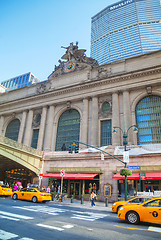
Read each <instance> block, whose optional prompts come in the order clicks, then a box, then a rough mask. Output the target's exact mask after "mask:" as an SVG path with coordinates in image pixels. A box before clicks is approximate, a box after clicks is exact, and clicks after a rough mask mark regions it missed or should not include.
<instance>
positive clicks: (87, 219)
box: [71, 215, 95, 222]
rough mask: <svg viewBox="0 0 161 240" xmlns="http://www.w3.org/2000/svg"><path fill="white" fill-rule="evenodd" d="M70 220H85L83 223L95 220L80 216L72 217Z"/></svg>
mask: <svg viewBox="0 0 161 240" xmlns="http://www.w3.org/2000/svg"><path fill="white" fill-rule="evenodd" d="M71 218H75V219H80V220H85V221H91V222H93V221H94V220H95V218H88V217H87V216H81V215H75V216H74V217H71Z"/></svg>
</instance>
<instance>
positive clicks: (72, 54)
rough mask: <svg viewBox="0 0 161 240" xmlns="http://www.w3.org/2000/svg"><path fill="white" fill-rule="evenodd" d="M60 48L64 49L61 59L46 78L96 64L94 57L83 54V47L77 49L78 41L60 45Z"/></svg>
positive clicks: (95, 65)
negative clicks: (65, 45) (66, 45)
mask: <svg viewBox="0 0 161 240" xmlns="http://www.w3.org/2000/svg"><path fill="white" fill-rule="evenodd" d="M62 48H64V49H66V52H65V54H64V55H63V56H62V57H61V59H62V60H63V61H62V60H60V59H59V61H58V62H59V65H58V66H56V65H55V68H54V71H53V72H52V74H51V75H50V76H49V77H48V79H50V78H51V77H56V76H59V75H61V74H65V73H69V72H73V71H76V70H81V69H84V68H86V67H87V66H90V67H92V68H93V67H97V66H98V62H97V61H96V60H95V59H93V58H91V57H87V56H86V55H85V52H86V50H85V49H78V42H76V44H74V43H73V42H71V43H70V45H69V46H68V47H64V46H62ZM64 60H66V61H64Z"/></svg>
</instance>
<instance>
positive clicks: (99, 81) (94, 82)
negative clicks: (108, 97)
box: [0, 65, 161, 106]
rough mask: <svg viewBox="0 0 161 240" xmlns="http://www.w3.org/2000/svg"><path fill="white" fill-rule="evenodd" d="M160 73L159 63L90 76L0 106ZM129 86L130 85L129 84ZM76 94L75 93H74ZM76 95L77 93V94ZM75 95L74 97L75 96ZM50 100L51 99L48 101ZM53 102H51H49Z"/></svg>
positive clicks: (47, 103) (46, 103)
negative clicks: (77, 81) (81, 80)
mask: <svg viewBox="0 0 161 240" xmlns="http://www.w3.org/2000/svg"><path fill="white" fill-rule="evenodd" d="M159 73H161V65H160V66H157V67H154V68H153V69H150V70H149V69H143V70H141V71H134V72H128V73H127V72H123V73H120V74H117V75H113V76H112V75H111V76H106V75H105V76H102V77H101V78H92V79H91V80H90V81H88V82H85V83H78V84H75V85H72V86H68V87H63V88H60V89H50V90H49V91H48V92H42V93H39V94H38V93H37V92H36V93H35V94H33V95H32V96H31V95H30V96H26V97H25V98H20V99H15V100H13V101H8V102H3V103H1V104H0V106H5V105H9V104H15V102H16V103H17V100H18V102H21V103H22V102H28V101H29V100H30V101H33V99H34V102H35V101H36V100H39V99H43V101H44V99H46V98H49V97H51V96H52V97H55V96H60V95H64V94H69V93H71V92H78V91H81V90H85V89H90V88H91V89H92V88H96V87H100V86H103V85H107V84H111V83H117V82H120V83H121V82H123V81H127V80H131V79H135V78H137V82H138V78H141V77H144V76H150V75H154V74H159ZM129 88H130V86H129ZM75 96H76V95H75ZM77 96H78V94H77ZM77 96H76V98H77ZM50 102H51V101H50ZM40 104H41V106H45V105H50V103H49V102H45V103H44V104H42V103H40ZM51 104H53V102H52V103H51Z"/></svg>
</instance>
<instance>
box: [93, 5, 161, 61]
mask: <svg viewBox="0 0 161 240" xmlns="http://www.w3.org/2000/svg"><path fill="white" fill-rule="evenodd" d="M159 49H161V1H160V0H124V1H119V2H117V3H115V4H113V5H110V6H108V7H107V8H105V9H104V10H102V11H101V12H99V13H98V14H97V15H95V16H94V17H92V25H91V57H92V58H94V59H96V60H97V61H98V63H99V64H105V63H109V62H112V61H115V60H120V59H125V58H128V57H132V56H136V55H139V54H144V53H147V52H151V51H156V50H159Z"/></svg>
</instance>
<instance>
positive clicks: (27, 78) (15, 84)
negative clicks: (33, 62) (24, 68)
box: [1, 72, 40, 91]
mask: <svg viewBox="0 0 161 240" xmlns="http://www.w3.org/2000/svg"><path fill="white" fill-rule="evenodd" d="M37 82H40V80H39V79H38V78H37V77H35V76H34V74H33V73H31V72H29V73H25V74H23V75H20V76H17V77H14V78H11V79H9V80H6V81H3V82H1V85H2V86H5V87H6V88H7V91H9V90H14V89H17V88H21V87H25V86H28V85H31V84H33V83H37Z"/></svg>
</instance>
